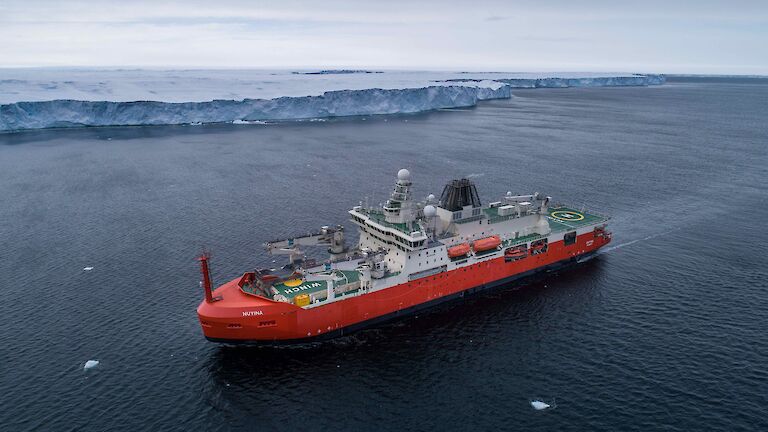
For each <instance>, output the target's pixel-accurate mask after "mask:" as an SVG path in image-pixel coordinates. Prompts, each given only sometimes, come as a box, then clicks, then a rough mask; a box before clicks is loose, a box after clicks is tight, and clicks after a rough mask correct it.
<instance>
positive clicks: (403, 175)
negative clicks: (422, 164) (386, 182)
mask: <svg viewBox="0 0 768 432" xmlns="http://www.w3.org/2000/svg"><path fill="white" fill-rule="evenodd" d="M397 179H398V180H410V179H411V172H410V171H408V170H407V169H405V168H403V169H401V170H400V171H398V172H397Z"/></svg>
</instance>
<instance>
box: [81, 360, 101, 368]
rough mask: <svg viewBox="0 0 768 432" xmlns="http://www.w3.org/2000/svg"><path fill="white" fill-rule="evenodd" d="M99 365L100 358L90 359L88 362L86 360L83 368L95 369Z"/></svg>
mask: <svg viewBox="0 0 768 432" xmlns="http://www.w3.org/2000/svg"><path fill="white" fill-rule="evenodd" d="M98 365H99V361H98V360H88V361H87V362H85V365H84V366H83V370H88V369H93V368H95V367H96V366H98Z"/></svg>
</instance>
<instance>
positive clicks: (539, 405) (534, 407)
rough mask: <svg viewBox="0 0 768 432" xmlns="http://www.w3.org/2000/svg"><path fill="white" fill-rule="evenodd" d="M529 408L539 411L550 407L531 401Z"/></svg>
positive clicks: (538, 401)
mask: <svg viewBox="0 0 768 432" xmlns="http://www.w3.org/2000/svg"><path fill="white" fill-rule="evenodd" d="M531 406H532V407H533V409H535V410H537V411H541V410H545V409H547V408H549V407H550V406H551V405H549V404H548V403H546V402H542V401H540V400H534V401H531Z"/></svg>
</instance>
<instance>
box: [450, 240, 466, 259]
mask: <svg viewBox="0 0 768 432" xmlns="http://www.w3.org/2000/svg"><path fill="white" fill-rule="evenodd" d="M468 253H469V245H468V244H467V243H462V244H460V245H456V246H454V247H450V248H448V258H457V257H460V256H465V255H466V254H468Z"/></svg>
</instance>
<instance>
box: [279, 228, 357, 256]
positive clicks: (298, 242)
mask: <svg viewBox="0 0 768 432" xmlns="http://www.w3.org/2000/svg"><path fill="white" fill-rule="evenodd" d="M264 246H265V247H266V248H267V252H268V253H269V254H270V255H288V257H289V259H290V262H291V266H294V264H296V263H297V262H299V261H302V260H303V259H304V253H303V252H302V251H301V250H300V249H299V246H328V253H329V254H331V258H333V256H334V255H340V254H343V253H345V252H346V251H347V248H346V245H345V244H344V227H343V226H341V225H337V226H336V227H329V226H324V227H322V228H320V231H319V232H316V233H309V234H305V235H301V236H296V237H291V238H288V239H280V240H273V241H271V242H267V243H265V244H264Z"/></svg>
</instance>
